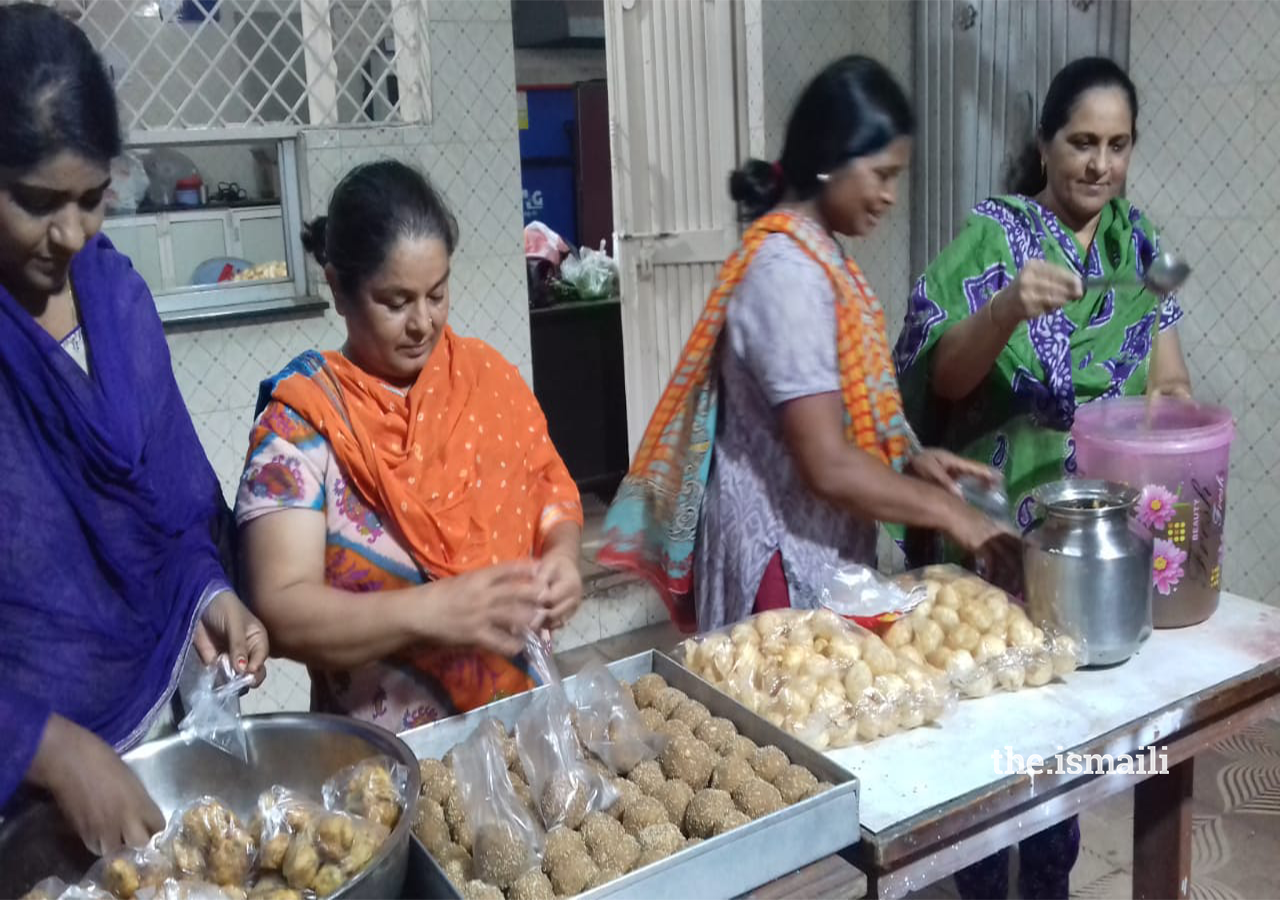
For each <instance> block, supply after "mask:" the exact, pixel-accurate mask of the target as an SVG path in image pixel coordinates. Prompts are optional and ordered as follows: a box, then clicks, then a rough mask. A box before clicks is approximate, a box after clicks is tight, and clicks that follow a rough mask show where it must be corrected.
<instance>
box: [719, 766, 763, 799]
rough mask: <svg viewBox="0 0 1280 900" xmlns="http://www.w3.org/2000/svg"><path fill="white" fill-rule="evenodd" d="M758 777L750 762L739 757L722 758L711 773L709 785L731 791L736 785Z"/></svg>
mask: <svg viewBox="0 0 1280 900" xmlns="http://www.w3.org/2000/svg"><path fill="white" fill-rule="evenodd" d="M756 777H758V776H757V775H756V770H755V769H753V768H751V763H749V762H747V760H745V759H743V758H741V757H732V758H730V759H722V760H720V762H719V763H717V764H716V767H715V770H714V771H712V773H711V786H712V787H713V788H719V789H720V790H722V791H729V792H730V793H732V792H733V791H734V789H735V788H737V786H738V785H740V784H742V782H744V781H747V780H749V779H751V778H756Z"/></svg>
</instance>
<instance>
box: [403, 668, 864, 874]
mask: <svg viewBox="0 0 1280 900" xmlns="http://www.w3.org/2000/svg"><path fill="white" fill-rule="evenodd" d="M608 668H609V670H610V671H611V672H612V673H613V674H614V675H615V676H616V677H617V678H619V679H620V680H623V681H634V680H635V679H637V678H639V677H640V676H641V675H645V674H647V673H649V672H657V673H658V674H659V675H661V676H662V677H663V678H665V679H666V680H667V683H668V684H670V685H671V686H672V687H677V688H679V689H680V690H682V691H684V692H685V693H686V694H688V695H689V696H690V697H692V698H693V699H695V700H698V701H700V702H702V703H703V704H705V705H706V707H707V708H708V709H709V710H711V713H712V715H716V716H723V717H724V718H726V719H728V720H729V721H731V722H733V724H734V725H736V726H737V727H738V731H739V732H740V733H741V734H744V735H746V736H747V737H749V738H751V739H752V740H753V741H755V742H756V743H758V744H762V745H763V744H773V745H775V746H777V747H780V748H781V749H782V750H783V751H784V752H785V753H786V754H787V756H789V757H790V758H791V761H792V762H794V763H798V764H799V765H802V766H804V767H805V768H806V769H808V770H809V771H811V772H813V774H814V775H816V776H817V777H818V778H819V779H820V780H823V781H829V782H831V784H833V785H834V787H833V788H832V789H831V790H828V791H825V792H824V793H821V794H819V795H817V796H816V797H810V798H809V799H807V800H802V801H800V802H799V803H796V804H794V805H792V806H788V807H787V808H786V809H783V810H780V811H778V812H776V813H773V814H771V815H768V816H765V817H764V818H762V819H757V820H756V821H754V822H752V823H751V824H749V825H744V826H743V827H741V828H737V829H734V830H733V831H730V832H727V833H726V834H722V835H720V836H719V837H715V838H711V839H710V840H707V841H703V842H702V843H700V844H696V845H694V846H692V847H689V848H687V849H685V850H681V851H680V852H679V853H676V854H674V855H672V856H669V857H667V858H666V859H664V860H661V861H659V862H656V863H653V864H651V865H648V866H645V867H644V868H641V869H636V870H635V871H633V872H629V873H628V874H626V875H624V876H623V877H621V878H619V879H617V880H615V881H612V882H610V883H609V884H606V885H602V886H600V887H598V888H596V889H594V890H592V891H588V892H587V893H585V894H582V895H580V896H581V898H583V900H605V898H609V900H622V898H651V897H704V898H721V897H723V898H729V897H736V896H738V895H739V894H743V893H745V892H747V891H750V890H752V889H753V888H757V887H759V886H760V885H762V884H767V883H768V882H770V881H773V880H774V879H776V878H780V877H782V876H783V875H786V874H788V873H789V872H793V871H795V870H796V869H799V868H801V867H802V866H807V865H809V864H810V863H813V862H816V861H817V860H819V859H822V858H824V857H827V856H830V855H831V854H833V853H835V852H837V851H839V850H842V849H844V848H845V847H848V846H850V845H852V844H855V843H857V842H858V840H859V836H860V828H859V823H858V780H857V778H855V777H854V776H853V775H852V774H850V773H849V772H848V771H847V770H845V769H844V768H842V767H840V766H839V765H837V764H836V763H834V762H832V761H831V760H830V759H828V758H827V757H826V756H824V755H823V754H821V753H819V752H817V751H816V750H814V749H812V748H811V747H809V746H808V745H806V744H804V743H802V742H801V741H799V740H797V739H796V738H795V737H793V736H791V735H789V734H787V733H786V732H784V731H782V730H781V729H779V728H776V727H774V726H773V725H770V724H769V723H768V722H766V721H765V720H764V719H761V718H760V717H759V716H757V715H755V714H754V713H752V712H751V711H750V710H748V709H747V708H746V707H744V706H742V705H741V704H739V703H738V702H737V701H735V700H733V699H731V698H730V697H728V696H726V695H725V694H722V693H720V692H719V691H718V690H716V689H715V688H714V687H712V686H711V685H710V684H708V683H707V682H705V681H703V680H702V679H701V678H699V677H698V676H697V675H694V674H693V673H692V672H690V671H688V670H687V669H685V668H683V667H681V666H680V665H679V664H678V663H677V662H675V660H673V659H671V658H670V657H668V656H666V655H664V654H662V653H659V652H658V651H656V650H650V651H648V652H646V653H639V654H637V655H635V656H630V657H627V658H626V659H621V660H618V661H617V662H615V663H612V664H611V665H610V666H609V667H608ZM564 686H565V690H566V691H567V692H568V694H569V696H570V697H573V696H575V692H576V690H577V679H576V678H566V679H565V682H564ZM531 696H532V693H525V694H520V695H518V696H515V697H510V698H508V699H506V700H500V701H498V702H497V703H492V704H490V705H488V706H485V707H482V708H480V709H477V710H474V711H472V712H469V713H466V714H465V715H461V716H454V717H452V718H449V719H443V720H441V721H439V722H433V723H431V724H430V725H423V726H422V727H420V728H415V729H413V730H411V731H406V732H403V733H402V734H401V735H400V739H401V740H403V741H404V742H405V743H406V744H408V745H409V748H410V749H411V750H413V752H414V753H415V754H416V755H417V756H418V758H419V759H439V758H440V757H442V756H444V754H445V753H447V752H448V751H449V750H450V749H452V748H453V747H454V746H455V745H456V744H458V743H460V742H461V741H463V740H465V739H466V738H467V736H468V735H470V734H471V732H472V731H474V730H475V728H476V726H477V725H478V724H479V723H480V722H482V721H484V720H485V719H489V718H494V719H497V720H498V721H500V722H502V723H503V724H504V725H506V726H507V727H508V728H511V727H512V726H513V725H514V724H515V721H516V719H517V718H518V717H519V716H520V713H521V712H523V711H524V709H525V707H527V706H528V705H529V702H530V698H531ZM414 841H415V842H416V841H417V838H416V837H415V838H414ZM460 896H461V895H460V894H459V893H458V892H457V890H456V889H455V888H454V887H453V885H452V884H450V882H449V879H448V878H447V877H445V874H444V872H443V871H442V870H441V869H440V868H439V867H438V866H437V865H436V863H435V860H433V859H432V858H431V856H430V854H428V853H426V852H425V850H423V849H422V847H421V846H420V845H419V846H415V847H414V852H413V853H412V854H411V856H410V860H409V875H408V878H407V880H406V890H405V897H406V898H415V900H425V898H459V897H460Z"/></svg>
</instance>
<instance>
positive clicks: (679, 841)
mask: <svg viewBox="0 0 1280 900" xmlns="http://www.w3.org/2000/svg"><path fill="white" fill-rule="evenodd" d="M636 840H637V841H638V842H639V844H640V858H639V859H638V860H636V868H639V867H641V866H647V865H648V864H649V863H652V862H657V861H658V860H660V859H666V858H667V857H668V856H670V855H671V854H673V853H676V852H677V851H679V850H680V849H682V848H683V847H684V835H683V834H681V833H680V829H679V828H677V827H676V826H674V825H672V824H671V823H670V822H663V823H662V824H661V825H650V826H649V827H648V828H646V829H644V830H643V831H641V832H640V833H639V834H638V835H636Z"/></svg>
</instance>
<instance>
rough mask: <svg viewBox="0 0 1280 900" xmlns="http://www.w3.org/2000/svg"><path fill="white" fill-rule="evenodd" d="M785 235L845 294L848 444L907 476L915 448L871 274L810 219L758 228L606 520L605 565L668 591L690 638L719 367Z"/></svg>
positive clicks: (842, 341) (711, 306)
mask: <svg viewBox="0 0 1280 900" xmlns="http://www.w3.org/2000/svg"><path fill="white" fill-rule="evenodd" d="M779 233H780V234H786V235H788V236H789V237H790V238H791V239H792V240H794V241H795V242H796V243H797V244H799V245H800V247H801V249H803V250H804V252H805V253H806V254H808V255H809V256H810V257H811V258H812V259H813V261H814V262H816V263H817V264H818V265H820V266H821V267H822V269H823V271H825V272H826V274H827V277H828V278H830V279H831V284H832V287H833V288H834V289H835V293H836V334H835V341H836V350H837V359H838V363H839V367H840V385H841V394H842V396H843V399H844V406H845V435H846V437H847V439H848V440H849V442H850V443H852V444H855V445H856V446H858V447H860V448H861V449H863V450H865V451H867V452H868V453H871V454H873V455H874V456H876V457H877V458H878V459H880V460H881V461H883V462H885V463H886V464H888V465H891V466H894V467H895V468H898V469H900V468H902V465H903V464H904V462H905V461H906V458H907V455H908V452H909V448H910V447H911V446H912V444H913V442H914V437H913V436H912V434H911V431H910V428H909V427H908V425H907V422H906V419H905V417H904V416H903V411H902V396H901V394H900V393H899V391H898V382H897V377H896V375H895V373H894V367H893V356H892V353H891V352H890V348H889V338H888V334H887V332H886V331H885V321H884V310H883V309H882V308H881V306H880V301H879V300H878V299H876V295H875V293H874V292H873V291H872V290H871V288H870V286H869V285H868V284H867V282H866V279H865V278H863V275H862V271H861V270H860V269H859V268H858V266H857V264H856V263H855V262H854V261H853V260H851V259H846V258H845V257H844V256H843V254H842V253H841V252H840V248H839V245H837V244H836V242H835V240H834V239H833V238H832V237H831V236H830V235H829V234H827V233H826V232H825V231H823V230H822V229H821V228H820V227H819V226H818V225H817V224H816V223H815V222H813V221H811V220H809V219H807V218H805V217H803V216H800V215H797V214H795V213H791V212H775V213H770V214H768V215H765V216H763V217H761V218H759V219H757V220H756V221H755V222H754V223H752V225H751V227H750V228H748V229H747V232H746V234H745V235H744V236H743V239H742V245H741V246H740V247H739V248H738V249H737V251H735V252H734V254H733V256H731V257H729V259H728V260H727V261H726V262H725V264H724V266H723V268H722V269H721V270H720V277H719V282H718V284H717V285H716V287H715V289H714V290H713V291H712V292H711V296H710V297H709V298H708V299H707V305H706V307H705V308H704V309H703V311H702V315H701V316H700V317H699V318H698V322H697V324H695V325H694V328H693V333H692V334H691V335H690V336H689V340H688V342H687V343H686V344H685V347H684V352H683V353H682V354H681V356H680V361H679V363H677V365H676V370H675V373H674V374H673V375H672V376H671V380H670V381H669V382H668V383H667V387H666V389H665V390H664V391H663V393H662V398H661V399H660V400H659V401H658V407H657V409H656V410H654V413H653V417H652V418H651V419H650V420H649V426H648V428H646V429H645V434H644V439H643V440H642V441H641V444H640V449H639V450H638V451H637V452H636V457H635V460H634V461H633V462H632V464H631V470H630V472H628V474H627V477H626V478H625V479H624V480H623V482H622V486H621V487H620V488H619V489H618V494H617V496H616V497H615V499H614V501H613V505H612V506H610V508H609V513H608V515H607V516H606V518H605V525H604V527H605V543H604V546H603V548H602V549H601V550H600V552H599V555H598V558H599V560H600V562H602V563H603V564H605V565H608V566H610V567H613V568H619V569H627V570H631V571H635V572H637V573H638V574H640V575H643V576H644V577H645V578H646V579H647V580H648V581H650V582H651V583H652V584H653V585H654V587H656V588H657V589H658V592H659V594H660V595H661V596H662V598H663V600H664V601H665V602H666V604H667V607H668V609H669V610H670V611H671V615H672V618H673V619H674V620H675V622H676V624H677V625H679V626H680V627H681V628H683V629H685V630H687V631H688V630H693V628H694V627H696V616H695V614H694V604H693V568H694V558H695V557H694V549H695V540H696V538H697V532H698V520H699V517H700V512H701V508H702V498H703V495H704V492H705V490H706V484H707V479H708V477H709V475H710V470H711V460H712V445H713V443H714V440H715V430H716V429H715V417H716V412H717V383H718V378H717V377H716V372H715V368H714V362H715V359H716V352H717V348H718V346H719V341H720V333H721V331H722V330H723V327H724V318H725V310H726V309H727V307H728V303H729V300H730V298H731V297H732V296H733V293H734V291H735V290H736V289H737V287H738V284H739V283H740V282H741V281H742V278H743V276H744V275H745V274H746V271H747V267H748V266H749V265H750V263H751V260H752V258H753V257H754V256H755V253H756V251H757V250H758V249H759V248H760V245H761V244H762V243H763V242H764V239H765V238H766V237H768V236H769V235H771V234H779ZM778 302H779V303H785V302H786V298H785V297H779V298H778Z"/></svg>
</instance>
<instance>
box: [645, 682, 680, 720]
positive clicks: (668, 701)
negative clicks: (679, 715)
mask: <svg viewBox="0 0 1280 900" xmlns="http://www.w3.org/2000/svg"><path fill="white" fill-rule="evenodd" d="M688 699H689V696H688V695H687V694H686V693H685V692H684V691H682V690H680V689H679V688H673V687H669V688H663V689H662V690H661V691H659V692H658V696H656V697H654V698H653V708H654V709H656V710H657V711H658V712H660V713H662V714H663V715H664V716H666V717H667V718H668V719H669V718H671V714H672V713H673V712H675V711H676V708H677V707H678V706H679V705H680V704H681V703H683V702H685V701H686V700H688Z"/></svg>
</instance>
